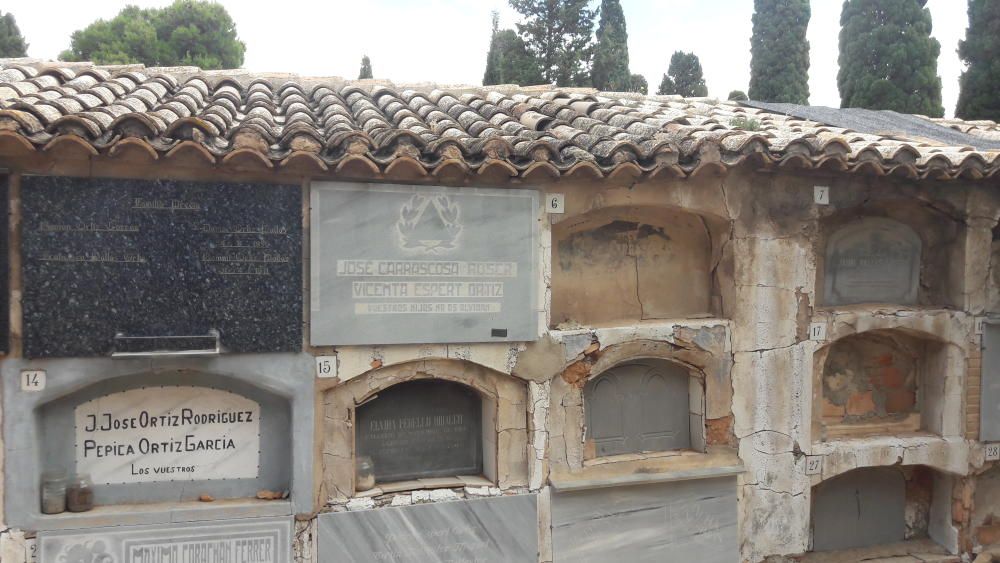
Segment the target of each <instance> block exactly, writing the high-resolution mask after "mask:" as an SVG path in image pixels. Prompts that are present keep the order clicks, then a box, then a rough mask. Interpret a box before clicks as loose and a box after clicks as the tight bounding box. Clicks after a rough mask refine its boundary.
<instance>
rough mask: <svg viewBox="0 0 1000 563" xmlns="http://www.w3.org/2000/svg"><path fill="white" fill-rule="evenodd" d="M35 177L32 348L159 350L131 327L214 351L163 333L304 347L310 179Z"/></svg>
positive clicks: (51, 351) (29, 311) (27, 279)
mask: <svg viewBox="0 0 1000 563" xmlns="http://www.w3.org/2000/svg"><path fill="white" fill-rule="evenodd" d="M22 186H23V187H22V193H21V200H22V214H23V224H22V241H21V248H22V252H23V275H24V300H23V303H24V355H25V356H26V357H29V358H44V357H86V356H106V355H109V354H110V353H112V352H114V351H119V352H122V351H124V352H135V351H148V350H144V349H140V350H135V349H133V348H134V347H135V346H137V345H138V343H139V342H141V341H134V340H133V341H129V340H120V339H119V340H117V341H116V338H115V336H116V335H117V334H119V333H121V334H123V335H124V336H126V337H147V338H148V337H156V340H155V341H154V343H153V346H152V347H153V349H155V350H160V349H174V348H180V349H192V348H204V347H205V346H204V345H202V343H200V342H199V343H197V344H196V345H194V346H192V345H191V344H190V343H185V340H186V339H179V340H180V341H178V339H171V338H165V339H164V338H162V337H190V336H201V337H204V336H206V335H209V334H210V332H211V331H213V330H214V331H217V332H218V333H219V340H220V342H221V346H222V348H223V349H224V350H225V351H229V352H282V351H288V352H291V351H298V350H300V349H301V347H302V192H301V189H300V188H299V187H298V186H273V185H262V184H227V183H199V182H177V181H168V180H155V181H149V180H115V179H107V178H65V177H44V176H26V177H24V179H23V182H22ZM161 339H162V341H160V340H161ZM202 340H206V339H202ZM207 340H214V338H213V339H207ZM125 343H128V344H127V345H126V344H125ZM122 348H125V349H122Z"/></svg>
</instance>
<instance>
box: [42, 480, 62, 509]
mask: <svg viewBox="0 0 1000 563" xmlns="http://www.w3.org/2000/svg"><path fill="white" fill-rule="evenodd" d="M65 511H66V475H65V474H64V473H59V472H49V473H42V514H59V513H61V512H65Z"/></svg>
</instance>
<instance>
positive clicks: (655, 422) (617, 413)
mask: <svg viewBox="0 0 1000 563" xmlns="http://www.w3.org/2000/svg"><path fill="white" fill-rule="evenodd" d="M703 391H704V387H703V381H702V380H701V379H700V378H697V377H692V376H691V374H690V372H689V371H688V370H687V369H686V368H685V367H682V366H680V365H678V364H675V363H673V362H669V361H665V360H642V361H635V362H629V363H626V364H622V365H619V366H615V367H613V368H611V369H609V370H607V371H605V372H603V373H601V374H600V375H598V376H597V377H595V378H593V379H591V380H590V381H589V382H587V385H586V386H585V387H584V395H583V398H584V412H585V414H586V428H585V432H584V440H585V457H586V458H588V459H593V458H596V457H609V456H617V455H625V454H641V453H653V452H668V451H677V450H695V451H704V450H705V422H704V416H703V415H702V414H701V413H703V412H704V405H703V401H704V392H703Z"/></svg>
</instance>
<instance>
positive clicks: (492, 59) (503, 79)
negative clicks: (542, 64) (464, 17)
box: [483, 12, 545, 86]
mask: <svg viewBox="0 0 1000 563" xmlns="http://www.w3.org/2000/svg"><path fill="white" fill-rule="evenodd" d="M499 27H500V21H499V14H497V12H493V36H492V38H491V39H490V52H489V53H488V54H487V55H486V72H485V73H483V85H484V86H489V85H492V84H520V85H522V86H525V85H529V84H532V85H534V84H541V83H543V82H544V81H545V79H544V78H542V70H541V69H540V68H539V67H538V63H537V62H536V61H535V58H534V57H532V56H531V54H530V53H528V48H527V47H525V45H524V41H523V40H522V39H521V38H520V37H518V36H517V33H515V32H514V30H513V29H499Z"/></svg>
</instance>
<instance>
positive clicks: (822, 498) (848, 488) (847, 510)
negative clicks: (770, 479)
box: [812, 466, 935, 551]
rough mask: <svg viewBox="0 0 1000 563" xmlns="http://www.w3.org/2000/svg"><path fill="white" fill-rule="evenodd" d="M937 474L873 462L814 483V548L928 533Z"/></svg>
mask: <svg viewBox="0 0 1000 563" xmlns="http://www.w3.org/2000/svg"><path fill="white" fill-rule="evenodd" d="M934 482H935V473H934V472H933V471H932V470H930V469H929V468H927V467H923V466H908V467H869V468H863V469H855V470H853V471H848V472H847V473H844V474H842V475H838V476H836V477H834V478H832V479H829V480H827V481H824V482H822V483H820V484H819V485H816V486H815V487H813V492H812V550H813V551H835V550H841V549H854V548H863V547H870V546H874V545H883V544H891V543H897V542H901V541H905V540H911V539H917V538H923V537H927V535H928V529H929V526H930V522H931V505H932V499H933V490H934Z"/></svg>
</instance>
